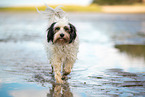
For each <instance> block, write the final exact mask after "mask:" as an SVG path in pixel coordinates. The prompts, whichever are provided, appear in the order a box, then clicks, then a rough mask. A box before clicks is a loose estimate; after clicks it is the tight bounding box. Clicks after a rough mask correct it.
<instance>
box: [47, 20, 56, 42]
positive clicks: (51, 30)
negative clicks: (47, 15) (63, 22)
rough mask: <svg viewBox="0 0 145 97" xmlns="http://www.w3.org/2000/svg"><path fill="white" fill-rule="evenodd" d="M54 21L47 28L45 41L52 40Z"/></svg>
mask: <svg viewBox="0 0 145 97" xmlns="http://www.w3.org/2000/svg"><path fill="white" fill-rule="evenodd" d="M55 24H56V22H54V23H52V24H51V26H50V27H49V28H48V29H47V31H48V33H47V42H49V41H52V42H53V37H54V25H55Z"/></svg>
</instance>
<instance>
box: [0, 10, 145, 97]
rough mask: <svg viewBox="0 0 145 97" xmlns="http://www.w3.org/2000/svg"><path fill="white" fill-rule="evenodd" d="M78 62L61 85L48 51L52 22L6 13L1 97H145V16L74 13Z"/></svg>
mask: <svg viewBox="0 0 145 97" xmlns="http://www.w3.org/2000/svg"><path fill="white" fill-rule="evenodd" d="M69 17H70V20H71V23H72V24H74V25H75V26H76V28H77V32H78V34H79V38H80V49H79V53H78V60H77V62H76V63H75V64H74V67H73V71H72V72H71V74H70V75H68V80H66V81H65V84H64V85H62V86H61V85H56V84H55V81H54V78H53V74H51V66H50V64H48V63H49V62H48V59H47V56H46V53H45V50H44V47H43V41H44V39H45V35H46V29H47V22H48V21H47V18H46V17H44V16H41V15H39V14H37V13H30V12H23V13H19V12H15V13H12V12H0V55H1V57H0V97H52V96H56V97H59V96H63V97H93V96H95V97H107V96H108V97H112V96H122V97H124V96H140V97H143V96H144V95H145V91H144V90H145V14H94V13H82V14H79V13H69Z"/></svg>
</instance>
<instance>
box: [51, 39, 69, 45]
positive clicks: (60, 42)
mask: <svg viewBox="0 0 145 97" xmlns="http://www.w3.org/2000/svg"><path fill="white" fill-rule="evenodd" d="M54 43H59V44H63V43H68V40H67V39H66V38H58V39H56V41H54Z"/></svg>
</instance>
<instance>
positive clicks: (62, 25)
mask: <svg viewBox="0 0 145 97" xmlns="http://www.w3.org/2000/svg"><path fill="white" fill-rule="evenodd" d="M47 31H48V33H47V41H48V42H50V41H52V43H54V44H55V43H58V44H69V43H72V42H73V41H74V40H75V38H76V36H77V35H76V28H75V27H74V26H73V25H72V24H71V23H68V22H65V21H58V22H54V23H52V24H51V25H50V27H49V28H48V29H47Z"/></svg>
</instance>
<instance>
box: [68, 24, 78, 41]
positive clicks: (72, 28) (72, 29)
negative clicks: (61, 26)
mask: <svg viewBox="0 0 145 97" xmlns="http://www.w3.org/2000/svg"><path fill="white" fill-rule="evenodd" d="M69 25H70V41H69V43H72V42H73V41H74V40H75V38H76V36H77V35H76V28H75V26H74V25H72V24H71V23H69Z"/></svg>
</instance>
